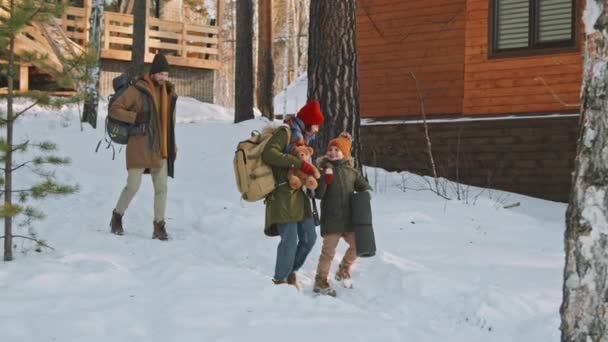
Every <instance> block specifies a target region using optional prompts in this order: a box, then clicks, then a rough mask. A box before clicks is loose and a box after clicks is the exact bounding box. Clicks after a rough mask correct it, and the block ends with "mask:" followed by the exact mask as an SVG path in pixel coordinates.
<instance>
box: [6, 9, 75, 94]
mask: <svg viewBox="0 0 608 342" xmlns="http://www.w3.org/2000/svg"><path fill="white" fill-rule="evenodd" d="M9 16H10V12H9V10H8V8H6V7H3V6H2V5H0V17H5V18H7V17H9ZM15 38H16V39H15V53H16V55H17V56H18V57H21V56H24V55H25V54H28V53H29V54H32V53H34V54H37V55H39V56H44V57H45V58H41V59H40V60H37V61H33V62H32V64H33V66H35V67H36V68H37V69H38V70H40V71H42V72H45V73H48V74H50V75H57V74H64V73H69V74H72V75H74V76H77V75H78V74H79V73H81V72H82V70H75V69H74V68H72V67H71V66H70V63H69V61H70V60H72V59H74V58H76V57H78V56H80V55H81V54H82V53H83V52H84V49H83V48H82V47H81V46H80V45H78V44H77V43H75V42H74V41H72V40H71V39H70V38H69V37H68V36H67V35H66V33H65V31H64V30H63V29H62V28H61V26H60V25H59V21H58V19H54V20H51V21H50V22H45V23H42V22H32V23H30V24H28V25H27V26H25V27H24V29H23V30H22V31H21V32H20V33H19V34H18V35H17V36H16V37H15ZM24 67H25V68H27V67H29V65H27V64H23V63H22V64H21V73H20V78H21V79H23V77H27V72H26V73H25V75H24ZM26 70H27V69H26ZM21 83H24V82H21ZM27 83H28V82H27V81H26V82H25V84H27ZM24 90H27V89H23V86H22V84H21V85H20V91H24ZM0 93H1V91H0Z"/></svg>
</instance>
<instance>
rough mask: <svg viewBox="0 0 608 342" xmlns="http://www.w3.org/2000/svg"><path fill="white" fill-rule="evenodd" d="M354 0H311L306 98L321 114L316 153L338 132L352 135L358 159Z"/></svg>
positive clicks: (322, 149)
mask: <svg viewBox="0 0 608 342" xmlns="http://www.w3.org/2000/svg"><path fill="white" fill-rule="evenodd" d="M355 2H356V0H332V1H327V0H311V2H310V26H309V46H308V99H309V100H310V99H317V100H318V101H319V102H320V103H321V111H322V112H323V114H324V115H325V123H324V124H323V127H321V129H320V131H319V134H317V139H316V142H315V151H316V154H317V155H318V154H322V153H324V152H325V149H326V147H327V143H328V142H329V140H331V139H333V138H335V137H337V136H338V135H339V134H340V132H348V133H350V134H351V135H352V137H353V151H352V156H353V159H354V160H355V161H357V163H356V164H357V167H358V168H359V169H360V168H361V163H360V160H359V156H360V151H361V144H360V143H359V126H360V116H359V84H358V81H357V53H356V46H355Z"/></svg>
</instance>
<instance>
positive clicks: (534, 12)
mask: <svg viewBox="0 0 608 342" xmlns="http://www.w3.org/2000/svg"><path fill="white" fill-rule="evenodd" d="M498 1H499V0H488V2H489V6H488V7H489V14H488V58H489V59H492V58H502V57H523V56H536V55H546V54H555V53H564V52H576V51H579V49H580V47H579V30H580V28H579V25H578V13H579V4H580V2H579V0H571V2H572V26H571V28H570V32H571V33H572V39H570V40H569V41H560V42H547V43H541V42H539V41H538V35H539V29H538V22H539V12H540V11H539V9H538V8H539V6H540V1H539V0H530V6H529V10H528V13H529V16H530V19H529V20H528V25H529V26H528V46H527V47H522V48H515V49H508V50H499V49H498V48H497V45H498V44H497V43H498V29H497V27H496V24H497V23H498V20H497V16H498V11H497V10H496V9H497V8H498Z"/></svg>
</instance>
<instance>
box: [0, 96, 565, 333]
mask: <svg viewBox="0 0 608 342" xmlns="http://www.w3.org/2000/svg"><path fill="white" fill-rule="evenodd" d="M0 105H1V106H0V108H3V109H4V108H6V105H5V103H0ZM18 105H19V106H23V103H18ZM275 106H276V104H275ZM104 111H105V104H104V103H102V106H101V112H104ZM77 113H78V111H77V110H76V109H75V108H71V109H65V110H63V111H61V112H52V113H51V112H48V111H45V110H40V109H35V110H33V111H32V112H31V114H30V115H28V116H26V117H24V118H23V120H21V121H20V123H19V124H18V125H17V128H16V134H17V135H18V136H19V137H20V138H30V139H32V140H35V139H37V138H46V139H51V140H53V141H55V142H57V143H58V145H59V149H60V154H62V155H67V156H69V157H71V158H72V165H71V166H70V167H67V168H63V169H59V170H58V171H57V174H58V176H59V178H60V179H62V180H64V181H68V182H73V183H78V184H79V186H80V191H79V192H78V193H77V194H75V195H71V196H68V197H64V198H52V199H48V200H45V201H42V202H40V204H39V208H40V209H42V210H43V211H45V212H46V214H47V218H46V219H45V220H44V221H40V222H37V223H36V231H37V233H38V234H39V236H40V237H42V238H44V239H45V240H46V241H47V243H48V244H49V245H51V246H53V247H54V248H55V250H54V251H49V250H43V252H42V253H37V252H35V251H34V250H33V248H31V244H29V242H26V241H23V240H20V239H16V240H15V244H16V245H17V253H16V254H15V258H16V260H15V261H13V262H10V263H0V341H3V342H17V341H28V342H42V341H58V342H68V341H78V342H82V341H87V342H108V341H114V342H120V341H126V342H131V341H146V342H152V341H159V342H160V341H162V342H167V341H178V342H187V341H223V342H228V341H251V342H253V341H259V342H270V341H305V342H311V341H319V342H321V341H378V342H384V341H395V342H403V341H412V342H425V341H429V342H431V341H432V342H437V341H450V342H473V341H480V342H481V341H483V342H488V341H492V342H513V341H520V342H525V341H529V342H538V341H557V340H558V339H559V330H558V327H559V312H558V310H559V305H560V302H561V282H562V268H563V262H564V256H563V241H562V236H563V230H564V212H565V205H564V204H561V203H554V202H548V201H543V200H538V199H533V198H530V197H525V196H519V195H515V194H505V193H502V192H498V191H483V193H481V195H480V196H479V197H478V198H477V199H476V201H473V200H474V198H473V197H476V196H477V195H478V194H479V192H480V191H481V189H471V191H470V193H471V197H470V198H469V201H468V202H469V203H468V204H467V203H465V202H464V201H445V200H443V199H441V198H440V197H438V196H436V195H434V194H432V193H430V192H428V191H412V190H405V191H404V190H403V185H404V183H405V184H406V185H407V186H408V187H416V186H418V185H417V183H418V182H419V179H418V178H417V177H416V176H414V175H411V174H408V173H389V172H386V171H383V170H379V169H371V168H368V169H367V173H368V176H369V179H370V183H371V184H372V186H373V187H374V188H375V190H376V191H375V192H374V194H373V200H372V206H373V210H374V227H375V232H376V240H377V246H378V253H377V255H376V256H375V257H373V258H368V259H360V260H359V262H358V264H356V267H355V269H354V270H353V277H354V281H355V289H352V290H350V289H344V288H337V291H338V297H337V298H331V297H316V296H314V295H313V293H312V282H313V278H314V272H315V269H316V265H317V260H318V256H319V252H320V241H321V240H320V239H319V240H318V241H317V244H316V246H315V248H314V249H313V251H312V252H311V254H310V257H309V259H308V260H307V262H306V264H305V265H304V267H303V269H302V270H301V272H300V273H299V274H298V276H299V279H300V282H301V283H302V285H303V286H302V287H303V288H302V291H301V292H297V291H296V290H295V289H294V288H293V287H290V286H275V285H273V283H272V282H271V277H272V275H273V270H274V259H275V251H276V245H277V243H278V238H268V237H265V236H264V234H263V232H262V226H263V220H264V207H263V204H262V203H254V204H251V203H246V202H243V201H241V200H240V199H239V194H238V193H237V191H236V188H235V181H234V176H233V170H232V158H233V153H234V147H235V146H236V143H237V142H238V141H239V140H242V139H244V138H245V137H247V136H248V134H249V132H250V131H251V130H252V129H255V128H259V127H262V126H263V125H265V124H267V123H266V122H265V121H264V120H262V119H260V118H256V119H254V120H250V121H248V122H244V123H241V124H238V125H235V124H232V114H231V113H230V112H228V111H226V110H225V109H223V108H220V107H216V106H212V105H207V104H201V103H199V102H197V101H194V100H192V99H180V101H179V102H178V118H179V120H178V121H179V124H178V126H177V141H178V146H179V155H178V159H177V164H176V178H175V179H172V180H170V181H169V200H168V208H167V214H168V219H167V222H168V223H167V227H168V232H169V234H170V235H171V238H172V239H171V241H169V242H160V241H158V240H152V239H151V234H152V184H151V181H150V178H149V177H145V178H144V181H143V182H142V186H141V189H140V192H139V193H138V195H137V196H136V198H135V200H134V201H133V203H132V205H131V207H130V208H129V210H128V211H127V214H126V216H125V221H124V224H125V229H126V235H124V236H122V237H119V236H115V235H112V234H110V233H109V226H108V223H109V220H110V214H111V212H112V209H113V207H114V205H115V203H116V200H117V198H118V195H119V192H120V191H121V188H122V187H123V186H124V182H125V179H126V171H125V167H124V151H123V152H121V153H120V154H118V155H117V158H116V160H112V158H111V153H110V152H109V150H105V149H102V150H101V151H100V152H98V153H95V152H94V149H95V146H96V145H97V142H98V141H99V140H100V139H101V138H102V137H103V123H102V119H100V120H99V122H100V124H99V126H100V127H99V128H98V129H97V130H93V129H91V128H90V127H89V126H85V127H84V130H83V131H81V130H80V125H79V123H78V117H77V115H78V114H77ZM31 178H32V177H31V176H25V175H21V176H19V177H18V178H17V184H24V183H25V182H26V181H27V179H31ZM472 202H475V203H472ZM516 202H520V206H517V207H514V208H511V209H504V208H503V207H502V204H510V203H516ZM15 233H20V234H27V232H26V231H24V229H18V228H17V229H16V232H15ZM344 250H345V247H344V245H343V244H341V245H340V246H339V250H338V255H337V257H336V260H334V265H333V267H334V268H333V269H332V272H333V271H335V268H336V267H337V263H338V261H339V258H340V257H341V256H342V253H343V252H344Z"/></svg>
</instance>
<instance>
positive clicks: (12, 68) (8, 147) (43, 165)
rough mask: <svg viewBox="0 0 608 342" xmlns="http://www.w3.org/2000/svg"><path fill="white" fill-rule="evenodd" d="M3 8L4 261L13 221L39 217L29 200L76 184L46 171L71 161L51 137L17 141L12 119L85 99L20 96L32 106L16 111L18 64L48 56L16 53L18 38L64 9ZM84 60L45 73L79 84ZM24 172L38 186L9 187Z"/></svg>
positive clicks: (60, 83)
mask: <svg viewBox="0 0 608 342" xmlns="http://www.w3.org/2000/svg"><path fill="white" fill-rule="evenodd" d="M3 6H4V7H5V8H6V9H7V12H8V15H7V16H2V17H0V46H6V47H7V49H1V50H0V59H2V60H5V61H7V63H6V64H5V68H6V75H7V81H8V93H7V96H6V103H7V105H6V113H3V114H4V115H2V116H1V117H0V125H2V126H3V127H4V128H5V134H2V135H0V161H2V162H3V164H4V167H3V168H2V171H3V173H4V176H3V177H2V178H1V179H0V191H1V192H2V194H3V195H4V202H3V203H2V205H0V217H1V218H3V219H4V236H3V238H4V260H5V261H10V260H12V259H13V250H12V248H13V243H12V239H13V237H15V236H18V235H17V234H15V232H14V231H13V222H14V220H15V219H16V218H19V217H20V218H22V219H23V221H21V223H22V224H23V225H29V226H30V227H31V223H32V222H33V221H34V220H36V219H41V218H43V214H42V213H41V212H40V211H39V210H37V209H36V208H35V207H33V206H32V205H29V204H28V201H29V200H30V199H32V198H33V199H41V198H45V197H47V196H49V195H65V194H70V193H73V192H75V191H76V190H77V187H76V186H73V185H65V184H59V183H58V182H56V180H55V177H54V174H53V172H52V171H50V170H49V167H52V166H56V165H66V164H68V163H69V159H67V158H61V157H58V156H56V155H54V154H53V153H54V152H55V151H56V149H57V147H56V145H55V144H53V143H52V142H49V141H40V142H35V141H31V140H23V141H18V142H17V141H15V140H16V139H15V134H14V128H15V122H16V121H17V120H19V119H20V118H21V117H22V116H23V115H25V114H26V113H27V111H28V110H29V109H31V108H33V107H35V106H48V107H55V108H60V107H62V106H64V105H66V104H68V103H78V102H80V101H81V100H82V99H83V97H82V94H80V93H78V94H77V95H76V96H73V97H68V98H54V97H51V96H50V94H49V93H46V92H29V93H27V94H19V96H22V97H27V98H29V101H30V102H31V104H30V105H29V106H28V107H26V108H25V109H23V110H21V111H18V112H16V111H15V108H14V99H15V97H16V95H17V94H15V90H14V81H15V80H16V66H17V64H21V63H24V64H33V65H36V66H38V67H40V68H42V69H44V65H45V62H44V61H45V60H46V59H47V56H43V55H39V54H37V53H33V52H27V51H22V52H20V53H19V55H17V54H16V51H17V50H16V40H17V37H19V35H21V34H23V33H22V30H23V29H24V28H25V27H26V26H31V24H32V23H33V22H37V23H39V24H42V25H44V24H46V23H49V22H50V21H51V20H53V19H54V18H57V17H60V16H61V14H62V13H63V10H64V7H63V6H62V4H61V3H59V2H57V3H56V2H54V1H45V0H19V1H17V0H10V1H8V3H7V4H3ZM6 6H8V7H6ZM88 62H89V59H88V57H87V55H85V54H83V55H81V56H79V57H78V58H74V59H72V60H69V61H68V60H66V61H65V63H66V64H65V65H64V72H61V71H60V72H57V71H55V72H52V71H49V72H50V73H51V74H52V76H53V77H54V79H55V82H56V85H57V87H58V88H73V89H75V88H77V86H78V85H77V84H81V82H83V80H84V79H74V75H75V74H77V71H78V70H84V67H85V65H86V64H87V63H88ZM48 70H51V69H48ZM83 77H85V76H83ZM26 170H31V171H33V172H34V173H35V174H37V175H38V176H39V177H40V178H41V180H40V181H39V182H38V183H36V184H31V185H27V186H20V187H19V188H18V189H15V188H14V187H13V179H14V175H15V174H16V173H17V172H23V171H26ZM30 232H31V233H30V235H33V236H30V237H25V238H29V239H33V240H35V241H37V242H38V243H41V242H40V240H39V239H38V238H37V237H36V236H35V234H34V233H33V230H30ZM20 237H23V236H20Z"/></svg>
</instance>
